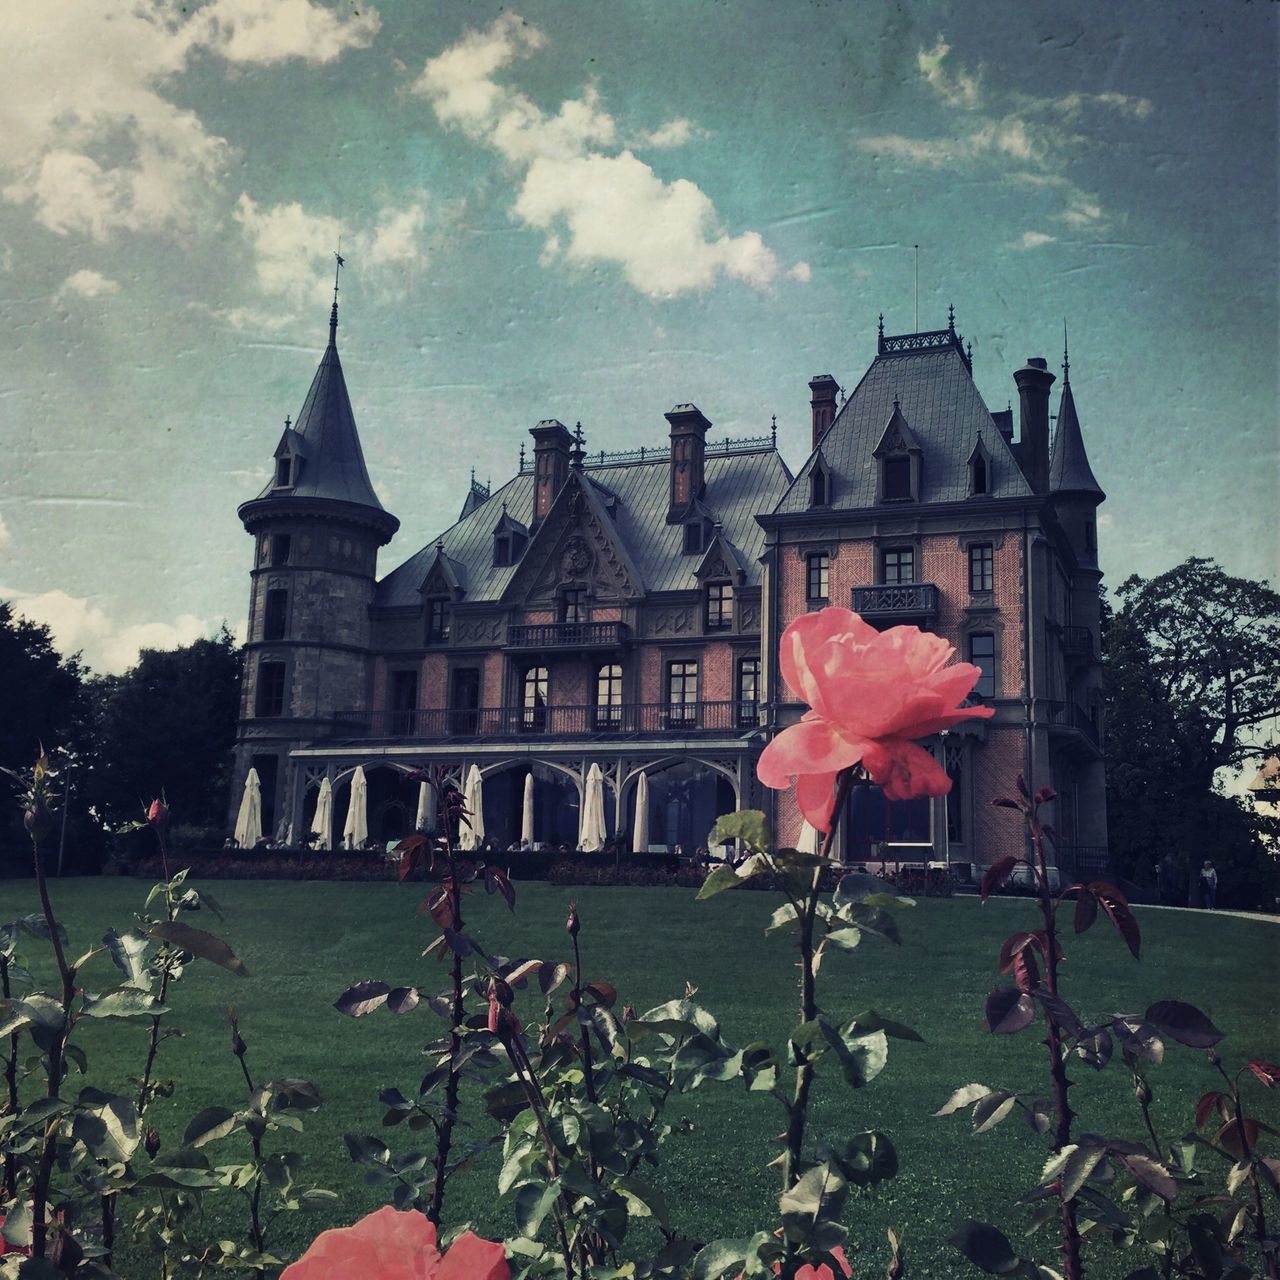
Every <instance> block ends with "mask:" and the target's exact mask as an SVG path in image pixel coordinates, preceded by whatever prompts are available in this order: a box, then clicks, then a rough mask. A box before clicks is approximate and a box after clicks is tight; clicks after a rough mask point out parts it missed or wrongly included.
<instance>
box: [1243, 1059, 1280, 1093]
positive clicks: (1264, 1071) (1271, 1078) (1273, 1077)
mask: <svg viewBox="0 0 1280 1280" xmlns="http://www.w3.org/2000/svg"><path fill="white" fill-rule="evenodd" d="M1245 1066H1246V1067H1248V1068H1249V1070H1250V1071H1252V1072H1253V1074H1254V1075H1255V1076H1257V1077H1258V1079H1259V1080H1261V1081H1262V1083H1263V1084H1264V1085H1266V1086H1267V1088H1268V1089H1274V1088H1275V1087H1276V1085H1278V1084H1280V1067H1277V1066H1276V1065H1275V1063H1273V1062H1259V1061H1256V1060H1255V1061H1253V1062H1246V1063H1245Z"/></svg>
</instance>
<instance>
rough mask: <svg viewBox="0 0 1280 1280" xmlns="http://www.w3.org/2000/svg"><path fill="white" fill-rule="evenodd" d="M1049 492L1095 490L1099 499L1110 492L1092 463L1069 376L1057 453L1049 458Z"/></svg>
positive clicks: (1055, 444) (1055, 445)
mask: <svg viewBox="0 0 1280 1280" xmlns="http://www.w3.org/2000/svg"><path fill="white" fill-rule="evenodd" d="M1049 492H1050V493H1064V494H1065V493H1085V494H1092V495H1094V496H1095V497H1096V498H1097V500H1098V501H1099V502H1101V501H1102V500H1103V499H1104V498H1105V497H1106V496H1107V495H1106V494H1105V493H1103V492H1102V486H1101V485H1100V484H1099V483H1098V482H1097V480H1096V479H1095V478H1094V474H1093V469H1092V468H1091V467H1090V466H1089V457H1088V455H1087V454H1086V453H1085V451H1084V437H1083V436H1081V434H1080V419H1079V418H1078V417H1077V416H1076V401H1075V397H1074V396H1073V395H1072V394H1071V383H1070V381H1069V380H1065V379H1064V381H1063V383H1062V402H1061V403H1060V404H1059V406H1058V429H1057V432H1056V433H1055V434H1054V437H1053V456H1052V457H1051V458H1050V459H1049Z"/></svg>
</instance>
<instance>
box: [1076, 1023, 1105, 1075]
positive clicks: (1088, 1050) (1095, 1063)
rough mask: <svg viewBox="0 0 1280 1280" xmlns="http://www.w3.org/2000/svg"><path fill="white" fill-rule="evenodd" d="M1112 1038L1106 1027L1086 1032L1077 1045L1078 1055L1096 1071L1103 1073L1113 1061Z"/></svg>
mask: <svg viewBox="0 0 1280 1280" xmlns="http://www.w3.org/2000/svg"><path fill="white" fill-rule="evenodd" d="M1111 1051H1112V1043H1111V1036H1110V1034H1109V1033H1108V1031H1107V1029H1106V1027H1097V1028H1095V1029H1094V1030H1092V1031H1089V1032H1086V1034H1085V1035H1084V1036H1082V1037H1081V1039H1080V1042H1079V1043H1078V1044H1077V1045H1076V1053H1078V1054H1079V1055H1080V1057H1081V1058H1083V1059H1084V1060H1085V1062H1087V1063H1088V1064H1089V1065H1090V1066H1091V1067H1092V1068H1093V1069H1094V1070H1095V1071H1101V1070H1102V1068H1103V1067H1105V1066H1106V1065H1107V1063H1108V1062H1110V1061H1111Z"/></svg>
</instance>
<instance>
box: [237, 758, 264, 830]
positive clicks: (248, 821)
mask: <svg viewBox="0 0 1280 1280" xmlns="http://www.w3.org/2000/svg"><path fill="white" fill-rule="evenodd" d="M235 839H236V844H238V845H239V846H240V848H242V849H252V848H253V846H254V845H256V844H257V843H258V841H259V840H261V839H262V783H261V782H260V781H259V780H258V771H257V769H250V770H249V772H248V773H247V774H246V775H245V780H244V795H242V796H241V797H240V812H239V813H238V814H236V831H235Z"/></svg>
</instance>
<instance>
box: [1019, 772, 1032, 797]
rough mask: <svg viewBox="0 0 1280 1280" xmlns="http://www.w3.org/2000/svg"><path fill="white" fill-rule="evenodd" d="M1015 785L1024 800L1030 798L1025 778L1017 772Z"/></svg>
mask: <svg viewBox="0 0 1280 1280" xmlns="http://www.w3.org/2000/svg"><path fill="white" fill-rule="evenodd" d="M1017 787H1018V794H1019V795H1020V796H1021V797H1022V798H1023V799H1024V800H1030V799H1031V792H1030V791H1028V790H1027V780H1026V778H1024V777H1023V776H1022V774H1018V778H1017Z"/></svg>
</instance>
